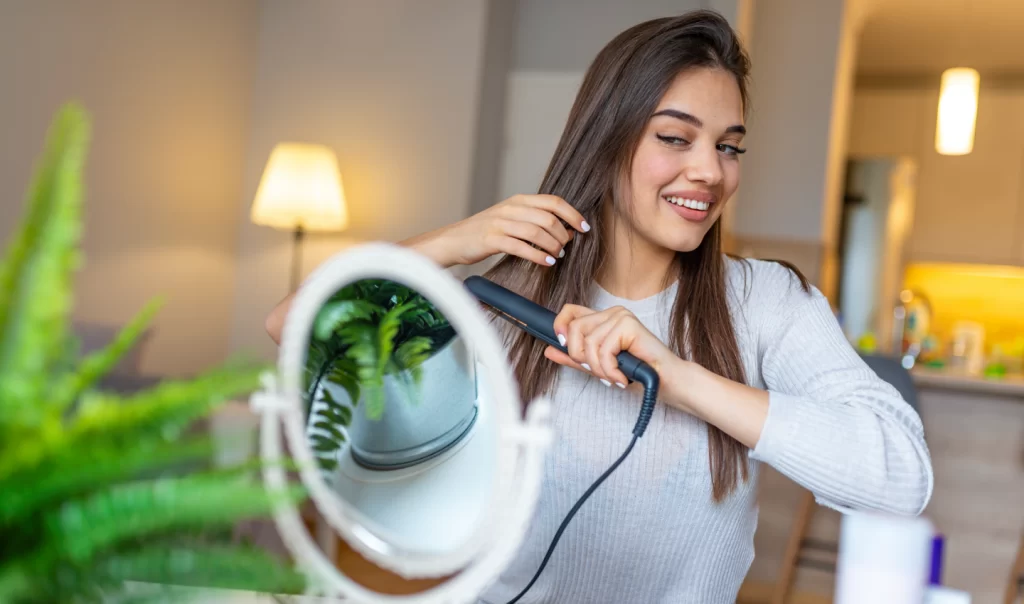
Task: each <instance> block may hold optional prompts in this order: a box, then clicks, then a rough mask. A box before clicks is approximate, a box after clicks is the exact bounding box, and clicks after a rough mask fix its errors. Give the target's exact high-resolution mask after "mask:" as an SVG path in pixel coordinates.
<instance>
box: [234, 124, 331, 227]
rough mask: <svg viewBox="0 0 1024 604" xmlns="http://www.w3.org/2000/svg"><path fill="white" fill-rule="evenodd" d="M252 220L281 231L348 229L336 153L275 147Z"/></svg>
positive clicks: (300, 146) (296, 146)
mask: <svg viewBox="0 0 1024 604" xmlns="http://www.w3.org/2000/svg"><path fill="white" fill-rule="evenodd" d="M250 216H251V218H252V221H253V222H254V223H256V224H260V225H264V226H270V227H274V228H278V229H289V230H291V229H295V228H300V227H301V228H302V229H303V230H307V231H340V230H343V229H345V228H346V227H347V226H348V208H347V207H346V205H345V191H344V188H343V187H342V184H341V175H340V174H339V172H338V160H337V158H336V157H335V155H334V152H333V151H331V150H330V149H329V148H327V147H325V146H323V145H311V144H304V143H280V144H278V145H277V146H276V147H274V150H273V152H271V154H270V159H269V160H267V166H266V168H265V169H264V170H263V178H262V179H260V185H259V188H258V189H257V190H256V200H255V201H253V204H252V213H251V215H250Z"/></svg>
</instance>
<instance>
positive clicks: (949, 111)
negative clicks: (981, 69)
mask: <svg viewBox="0 0 1024 604" xmlns="http://www.w3.org/2000/svg"><path fill="white" fill-rule="evenodd" d="M979 81H980V77H979V75H978V72H977V71H976V70H974V69H970V68H968V67H956V68H953V69H947V70H946V71H944V72H943V73H942V89H941V92H940V93H939V117H938V120H937V123H936V128H935V150H936V151H938V152H939V153H941V154H942V155H966V154H968V153H970V152H971V150H972V149H973V148H974V129H975V122H976V120H977V117H978V83H979Z"/></svg>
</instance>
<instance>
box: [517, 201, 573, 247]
mask: <svg viewBox="0 0 1024 604" xmlns="http://www.w3.org/2000/svg"><path fill="white" fill-rule="evenodd" d="M506 215H507V216H508V217H509V218H510V219H513V220H520V221H522V222H527V223H530V224H534V225H537V226H539V227H540V228H542V229H544V230H545V231H547V232H548V233H549V234H550V235H551V236H552V237H554V238H555V239H556V240H558V242H559V244H560V246H561V247H559V250H561V248H562V247H565V245H566V244H567V243H569V241H570V240H571V239H572V237H573V233H575V232H576V231H573V230H572V229H567V228H566V227H565V223H563V222H562V220H561V219H560V218H559V217H558V216H557V215H556V214H553V213H551V212H549V211H547V210H545V209H542V208H537V207H533V206H511V207H509V209H508V210H507V211H506Z"/></svg>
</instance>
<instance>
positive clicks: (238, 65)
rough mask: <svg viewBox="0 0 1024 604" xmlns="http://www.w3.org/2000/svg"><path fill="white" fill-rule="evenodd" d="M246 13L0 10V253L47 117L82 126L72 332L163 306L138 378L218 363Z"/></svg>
mask: <svg viewBox="0 0 1024 604" xmlns="http://www.w3.org/2000/svg"><path fill="white" fill-rule="evenodd" d="M256 17H257V7H256V6H255V5H253V4H252V3H251V2H249V1H248V0H218V1H217V2H208V1H207V0H147V1H146V2H136V1H134V0H104V1H102V2H100V1H95V2H68V1H56V0H33V1H31V2H7V3H4V6H3V7H2V9H0V83H2V84H0V87H2V89H3V94H2V95H0V133H2V135H0V245H4V246H5V247H6V241H7V240H8V236H9V235H10V233H11V232H12V231H13V230H14V228H15V224H16V221H17V220H18V218H19V217H20V215H21V211H22V200H23V196H24V192H25V190H26V187H27V186H28V182H29V175H30V173H31V166H32V164H33V163H34V162H35V159H36V157H37V156H38V154H39V152H40V151H41V149H42V144H43V140H44V136H45V131H46V127H47V125H48V124H49V122H50V119H51V118H52V116H53V114H54V112H55V111H56V110H57V108H58V107H59V106H60V105H61V104H62V103H64V102H65V101H67V100H69V99H72V98H74V99H78V100H79V101H81V102H82V104H83V105H84V106H85V108H86V109H87V110H88V111H89V112H90V114H91V116H92V118H93V137H92V143H91V146H90V151H89V156H88V168H87V172H86V178H87V181H86V189H85V195H86V208H85V223H86V231H85V234H84V243H83V249H84V253H85V266H84V268H83V269H82V271H81V272H80V274H79V279H78V288H77V291H76V294H77V299H76V307H75V317H76V319H77V320H79V321H86V322H90V323H105V324H106V323H109V324H112V325H120V324H123V323H124V322H125V321H127V320H128V318H130V317H131V316H132V315H133V314H134V313H135V312H136V311H137V310H139V309H140V308H141V307H142V306H143V304H145V303H146V302H147V301H148V300H149V299H151V298H152V297H154V296H157V295H163V296H165V297H166V298H167V304H166V306H165V307H164V309H163V311H162V312H161V313H160V315H159V316H158V318H157V321H156V323H155V326H154V327H155V331H154V334H153V339H152V340H151V341H150V342H149V345H148V346H147V348H146V349H145V354H144V355H143V358H142V370H143V371H144V372H157V373H166V374H184V373H190V372H193V371H196V370H199V369H201V368H204V367H208V366H209V365H211V364H213V363H216V362H217V361H219V360H221V359H222V358H223V357H224V355H225V354H226V352H227V344H228V333H229V327H230V316H231V313H232V298H233V288H234V275H235V268H236V263H235V254H236V251H237V244H236V241H237V237H238V229H237V224H238V213H237V207H238V199H239V198H240V195H241V184H242V169H243V163H242V160H243V158H244V156H245V152H244V145H245V139H246V112H245V107H246V106H247V104H248V99H249V93H250V76H251V72H252V67H253V64H254V62H253V54H252V50H253V46H252V43H253V40H254V34H255V27H256Z"/></svg>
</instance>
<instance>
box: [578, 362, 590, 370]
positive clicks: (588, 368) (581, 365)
mask: <svg viewBox="0 0 1024 604" xmlns="http://www.w3.org/2000/svg"><path fill="white" fill-rule="evenodd" d="M580 367H582V368H584V369H586V370H587V371H590V365H587V364H586V363H581V364H580Z"/></svg>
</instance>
